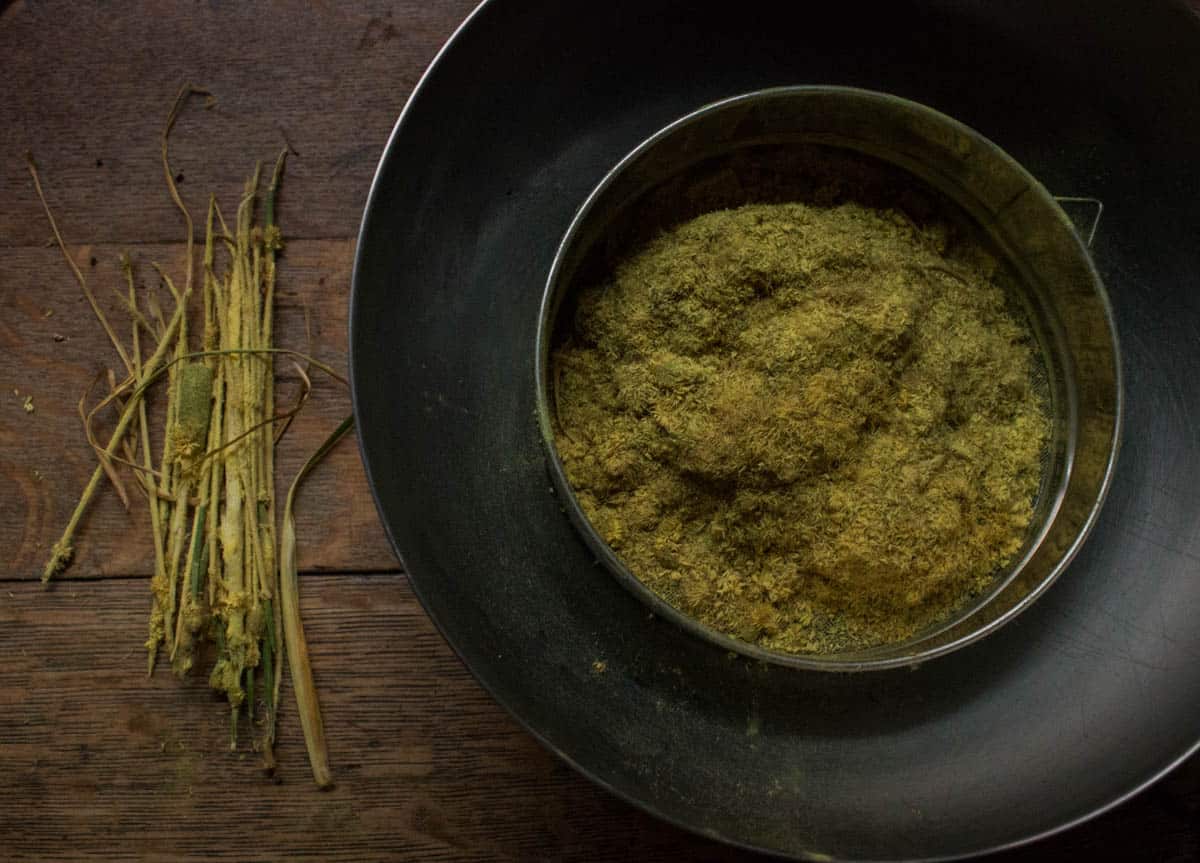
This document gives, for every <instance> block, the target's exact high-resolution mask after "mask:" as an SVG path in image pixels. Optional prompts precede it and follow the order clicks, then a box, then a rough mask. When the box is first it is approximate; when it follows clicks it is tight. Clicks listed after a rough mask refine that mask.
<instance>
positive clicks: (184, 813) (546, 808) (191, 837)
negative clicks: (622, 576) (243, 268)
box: [0, 0, 1200, 863]
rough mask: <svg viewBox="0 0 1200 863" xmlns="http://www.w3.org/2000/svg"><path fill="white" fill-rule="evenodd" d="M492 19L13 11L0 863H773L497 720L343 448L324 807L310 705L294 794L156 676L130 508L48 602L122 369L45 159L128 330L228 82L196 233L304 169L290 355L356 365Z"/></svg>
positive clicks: (235, 11)
mask: <svg viewBox="0 0 1200 863" xmlns="http://www.w3.org/2000/svg"><path fill="white" fill-rule="evenodd" d="M473 5H474V0H438V2H428V0H398V2H391V3H386V2H380V0H365V2H358V3H354V4H343V3H333V2H328V0H324V2H317V0H314V2H300V0H294V2H283V0H266V2H259V3H255V4H240V3H232V2H224V0H207V2H203V3H186V4H185V3H179V4H159V3H149V2H132V3H124V4H110V3H91V4H82V3H73V2H63V0H56V2H34V0H17V2H14V3H8V4H5V3H4V2H2V0H0V80H3V82H4V86H3V87H0V129H3V130H4V136H3V140H4V144H5V147H4V148H3V152H0V204H3V206H0V548H3V549H4V557H3V560H4V561H5V565H4V566H3V567H0V582H3V583H0V657H3V662H0V859H2V860H5V861H8V860H55V861H59V860H124V859H147V860H277V859H312V860H330V861H338V860H375V859H388V860H410V861H416V860H420V861H429V860H455V861H458V860H504V859H508V860H561V861H571V860H580V861H606V860H613V861H615V860H628V859H638V860H651V861H652V860H682V859H688V860H700V861H705V860H711V861H717V860H729V861H738V860H747V861H748V860H758V859H763V858H759V857H756V856H754V855H751V854H745V853H738V852H735V851H732V850H730V849H727V848H724V847H723V846H720V845H717V844H715V843H712V842H709V841H706V840H703V839H699V838H696V837H692V836H690V835H688V834H686V833H683V832H681V831H679V830H677V829H675V828H673V827H670V826H668V825H665V824H663V823H660V822H658V821H656V820H654V819H652V818H650V817H648V816H646V815H643V814H641V813H639V812H637V811H635V810H634V809H632V808H631V807H629V806H627V805H626V804H624V803H622V802H620V801H618V800H616V799H615V798H613V797H611V796H609V795H608V794H606V793H604V792H602V791H600V790H599V789H597V788H595V787H593V786H592V785H590V784H589V783H588V782H586V781H585V780H584V779H582V778H580V777H579V776H577V775H576V774H575V773H574V772H573V771H571V770H570V769H569V768H567V767H566V766H565V765H563V764H562V763H561V762H559V761H558V760H557V759H555V758H554V757H552V756H551V755H549V754H548V753H547V752H545V751H544V750H542V749H541V748H540V747H539V746H538V745H537V744H536V743H535V742H534V740H533V739H532V738H531V737H530V736H528V735H527V734H526V733H525V732H524V731H522V730H521V729H520V728H519V727H518V726H517V724H516V723H515V722H514V721H513V720H512V719H511V718H509V717H508V716H507V715H506V714H505V713H504V712H503V711H502V710H501V709H500V708H499V707H497V706H496V705H495V704H494V703H493V702H492V701H491V700H490V698H489V697H488V696H487V695H486V693H484V692H483V691H482V690H481V689H480V688H479V687H478V685H477V684H476V683H475V682H474V681H473V680H472V679H471V678H470V676H469V675H468V674H467V672H466V671H465V670H464V669H463V668H462V666H461V665H460V663H459V662H458V660H457V659H456V658H455V657H454V656H453V654H452V653H451V652H450V650H449V648H448V647H447V646H446V645H445V644H444V642H443V641H442V640H441V638H440V637H439V636H438V635H437V633H436V632H435V630H434V629H433V627H432V625H431V624H430V622H429V621H428V619H427V618H426V617H425V615H424V614H423V612H422V611H421V609H420V607H419V606H418V604H417V603H416V601H415V599H414V597H413V595H412V593H411V591H410V590H409V586H408V583H407V581H406V579H405V578H404V576H403V575H401V574H399V573H398V571H397V570H398V567H397V564H396V561H395V559H394V557H393V556H392V553H391V551H390V549H389V547H388V545H387V542H386V539H385V537H384V533H383V530H382V528H381V526H380V525H379V523H378V521H377V518H376V514H375V509H374V505H373V502H372V500H371V497H370V493H369V491H368V489H367V485H366V481H365V477H364V474H363V471H362V467H361V465H360V463H359V460H358V453H357V450H356V448H355V447H354V446H353V445H352V443H351V442H349V441H348V442H346V443H345V444H343V446H342V447H341V448H340V449H339V450H337V451H336V452H335V453H334V454H333V455H332V456H331V457H330V459H329V460H328V462H326V463H325V464H324V465H322V466H321V468H319V469H318V471H317V472H316V473H315V474H314V475H313V477H312V478H311V480H310V481H309V483H308V485H307V486H306V489H305V492H304V495H303V499H302V500H301V502H300V506H299V510H298V513H297V515H298V520H299V533H300V536H301V538H302V546H301V549H300V553H301V557H300V566H301V569H302V570H304V571H305V573H306V574H305V578H304V579H303V580H302V589H303V593H304V596H303V606H304V613H305V616H306V621H307V628H308V634H309V640H310V647H311V649H312V653H313V663H314V667H315V670H316V674H317V678H318V686H319V689H320V692H321V696H322V699H323V704H324V707H325V719H326V724H327V727H328V729H329V732H330V750H331V758H332V762H333V768H334V771H335V777H336V779H337V781H338V785H337V787H336V788H335V789H334V790H333V791H332V792H330V793H320V792H318V791H316V790H315V788H314V787H313V786H312V784H311V782H310V780H309V776H308V771H307V764H306V760H305V756H304V747H303V742H302V740H301V738H300V732H299V728H298V727H297V724H296V722H295V721H294V717H293V716H291V715H290V714H289V712H288V710H289V707H285V711H284V715H283V719H282V724H281V728H280V731H281V740H280V744H279V759H280V769H279V772H278V774H277V776H276V778H275V780H271V779H268V778H267V777H265V776H264V774H263V773H262V771H261V769H260V768H259V766H258V761H257V757H256V756H255V754H254V753H253V752H250V751H248V749H247V748H246V747H245V746H243V748H242V749H241V750H239V751H238V752H236V753H230V752H229V751H228V748H227V732H228V725H227V713H226V708H225V707H224V706H223V704H222V703H221V701H220V700H219V699H218V698H217V697H216V696H214V695H213V694H212V693H211V692H210V691H209V689H208V687H207V685H206V684H205V682H204V681H203V680H202V679H198V678H197V679H189V680H187V681H184V682H182V683H181V682H179V681H176V680H174V679H173V678H171V676H170V675H169V674H168V673H166V672H164V671H160V672H159V673H158V674H157V675H156V676H155V677H154V678H152V679H149V680H147V679H146V678H145V677H144V676H143V675H142V674H141V669H142V668H143V661H144V660H143V653H142V649H141V647H140V644H141V641H142V639H143V633H144V628H145V623H146V621H145V618H146V610H147V603H148V599H147V591H148V585H147V583H146V579H145V577H144V576H145V574H146V573H147V572H148V571H149V568H150V567H149V563H150V552H149V543H148V539H147V534H146V524H145V521H146V518H145V514H144V512H143V508H142V507H139V506H137V503H138V501H136V500H135V505H134V508H133V512H132V513H130V514H126V513H125V512H124V511H123V510H122V509H121V508H120V505H119V503H118V502H117V501H116V498H115V496H114V495H113V494H111V492H109V491H105V492H104V493H103V494H102V495H101V497H100V499H99V500H98V501H97V504H96V506H95V507H94V509H93V510H92V512H91V513H90V515H89V517H88V519H87V521H86V523H85V524H84V526H83V529H82V532H81V534H80V537H79V557H78V560H77V562H76V564H75V566H74V567H73V569H72V570H71V571H70V574H69V576H70V577H69V579H68V580H66V581H63V582H62V583H60V584H58V585H57V586H56V587H55V588H54V589H53V590H51V591H49V592H47V591H44V590H42V589H41V587H40V586H39V585H37V584H36V583H34V582H33V581H32V579H33V578H34V577H35V576H36V574H37V572H38V570H39V569H40V567H41V564H42V562H43V559H44V555H45V553H46V550H47V548H48V546H49V544H50V543H51V542H53V541H54V539H55V538H56V537H57V535H58V532H59V531H60V530H61V528H62V525H63V523H64V522H65V520H66V518H67V516H68V514H69V512H70V510H71V508H72V507H73V505H74V501H75V499H76V497H77V496H78V494H79V491H80V489H81V488H82V485H83V483H84V481H85V480H86V477H87V474H88V473H89V472H90V470H91V465H92V461H91V454H90V451H89V449H88V447H87V445H86V443H85V442H84V439H83V436H82V432H81V430H80V427H79V422H78V419H77V417H76V413H75V404H76V401H77V400H78V399H79V397H80V395H81V394H82V393H83V391H84V390H85V389H86V387H87V386H88V384H89V383H90V382H91V381H92V380H93V378H94V377H95V375H96V373H97V372H99V371H101V370H102V369H103V368H105V367H107V366H112V365H114V364H115V362H116V358H115V357H114V355H113V352H112V350H111V349H110V348H109V347H108V346H107V345H106V343H105V341H104V338H103V336H102V335H101V333H100V330H99V328H98V327H97V326H96V324H95V323H94V321H92V320H91V318H90V316H89V314H88V313H87V310H86V306H85V305H84V303H83V301H82V299H81V297H80V294H79V290H78V288H77V287H76V285H75V284H74V283H73V282H72V280H71V278H70V275H69V272H68V270H67V268H66V266H65V264H64V263H63V262H62V261H61V260H60V259H59V257H58V253H57V251H56V250H54V249H52V248H47V247H46V246H45V241H46V239H47V237H48V236H49V232H48V230H47V226H46V224H45V221H44V219H43V217H42V215H41V213H40V210H39V208H38V205H37V202H36V199H35V198H34V196H33V190H32V187H31V185H30V182H29V178H28V175H27V174H26V171H25V165H24V161H23V159H22V158H21V154H22V152H23V151H24V150H25V149H31V150H33V151H34V152H35V153H36V155H37V158H38V160H39V162H40V164H41V166H42V170H43V178H44V180H45V182H46V186H47V192H48V194H49V196H50V199H51V203H52V204H53V205H54V207H55V210H56V213H57V214H58V215H59V216H60V221H61V225H62V227H63V229H64V232H65V233H66V235H67V237H68V239H69V240H70V241H71V242H72V243H73V244H75V245H73V246H72V253H73V254H74V255H75V256H76V259H77V260H78V261H79V262H80V263H81V265H83V266H84V269H85V271H86V272H88V273H89V276H90V278H91V280H92V281H93V284H94V287H95V289H96V290H97V293H98V294H99V295H100V296H101V297H102V298H103V302H104V304H105V305H106V307H107V308H109V309H110V310H112V309H115V308H116V303H115V301H114V300H113V299H112V297H111V287H113V286H119V285H120V280H119V272H118V270H117V267H116V265H115V256H116V255H117V254H118V253H119V252H120V251H122V250H126V249H128V250H129V251H131V253H132V254H133V256H134V257H135V259H136V260H137V261H138V262H139V264H140V265H141V268H142V273H143V275H142V281H143V282H145V283H146V284H147V285H152V282H153V279H152V278H151V276H150V275H149V273H150V271H149V270H148V268H147V267H146V264H147V263H148V262H149V261H152V260H153V261H159V262H162V263H164V264H165V265H167V266H168V267H170V268H172V270H173V271H174V272H178V271H179V267H180V262H181V260H182V253H183V245H182V242H181V240H182V239H183V234H182V227H181V224H180V221H179V218H178V214H177V213H176V212H175V210H174V209H173V207H172V205H171V202H170V200H169V198H168V197H167V194H166V191H165V188H164V185H163V178H162V174H161V170H160V166H159V162H158V135H159V130H160V128H161V124H162V121H163V117H164V115H165V113H166V110H167V107H168V106H169V103H170V101H171V99H172V98H173V96H174V94H175V92H176V90H177V88H178V87H179V85H180V84H181V83H182V82H184V81H193V82H196V83H199V84H204V85H206V86H208V87H209V88H210V89H211V90H212V91H213V93H214V94H215V96H216V100H217V103H216V107H214V108H212V109H211V110H204V109H203V108H202V106H201V104H200V103H199V102H197V103H194V104H193V105H191V106H189V109H188V111H187V112H186V113H185V115H184V116H183V118H182V119H181V121H180V123H179V125H178V127H177V129H176V132H175V136H174V138H173V144H172V153H173V156H172V165H173V168H174V170H175V171H176V173H177V175H178V177H179V182H180V189H181V191H182V192H183V195H184V197H185V200H186V201H187V203H188V205H189V206H190V207H191V208H192V210H193V212H194V213H196V214H197V215H198V214H199V213H201V212H202V208H203V206H204V205H205V202H206V199H207V195H208V194H209V193H210V192H215V193H216V194H217V195H218V196H219V197H220V199H221V200H222V201H224V202H231V201H232V200H234V199H235V198H236V196H237V194H238V192H239V190H240V188H241V184H242V181H243V179H244V176H245V174H246V172H247V171H248V170H249V168H250V167H251V165H252V163H253V161H254V160H255V159H264V160H265V159H270V158H272V157H273V156H274V154H275V153H276V152H277V150H278V148H279V147H281V146H284V145H285V144H286V145H288V146H290V147H291V149H292V155H291V159H290V162H289V167H288V175H287V180H286V182H285V185H284V190H283V194H282V196H281V202H280V206H281V214H282V220H283V223H284V228H285V233H286V234H287V236H288V237H289V239H290V243H289V246H288V249H287V253H286V256H285V259H284V261H283V264H282V265H281V276H280V278H281V282H280V286H281V296H280V303H279V325H278V337H277V341H278V343H279V344H281V345H285V346H290V347H296V348H300V349H307V350H309V351H310V352H311V353H313V354H316V355H317V356H319V357H321V358H322V359H324V360H326V361H328V362H330V363H331V364H332V365H334V366H335V367H338V368H344V367H345V361H346V354H347V342H346V339H347V335H346V303H347V297H348V289H349V275H350V267H351V261H352V257H353V249H354V239H353V238H354V236H355V234H356V232H357V227H358V221H359V217H360V215H361V208H362V204H363V202H364V200H365V197H366V193H367V189H368V187H369V183H370V180H371V177H372V174H373V172H374V168H375V164H376V162H377V160H378V157H379V155H380V153H381V152H382V149H383V146H384V143H385V141H386V138H387V134H388V132H389V131H390V129H391V127H392V125H393V123H394V122H395V119H396V116H397V115H398V113H399V111H400V109H401V107H402V105H403V104H404V101H405V99H406V98H407V96H408V94H409V92H410V91H411V88H412V87H413V85H414V84H415V82H416V81H417V80H418V78H419V76H420V74H421V72H422V71H423V70H424V68H425V66H426V65H427V64H428V62H429V61H430V59H431V58H432V57H433V56H434V54H435V52H436V51H437V49H438V48H439V47H440V45H441V44H442V43H443V42H444V40H445V39H446V38H447V37H448V36H449V35H450V33H451V32H452V31H453V29H454V27H455V26H457V24H458V23H459V22H460V21H461V20H462V18H463V17H464V16H465V15H466V14H467V13H468V12H469V11H470V9H471V7H472V6H473ZM226 208H227V210H229V209H231V205H230V204H228V203H227V205H226ZM93 259H95V264H94V265H93V263H92V260H93ZM306 310H307V313H308V320H309V321H311V326H310V327H306V324H305V317H306V316H305V312H306ZM47 312H50V314H49V315H47ZM309 329H311V334H309V332H307V330H309ZM314 383H316V385H317V387H316V391H315V393H314V397H313V400H312V402H311V403H310V407H309V408H308V410H307V411H306V414H305V416H304V417H303V418H302V419H301V420H300V421H298V422H297V424H296V425H295V427H294V429H293V431H292V432H291V433H290V434H289V437H288V438H287V439H285V442H284V443H283V444H282V445H281V449H280V465H279V470H278V475H279V476H280V481H281V483H282V482H284V481H285V480H286V478H287V477H289V476H290V475H291V474H292V473H294V471H295V470H296V469H297V468H298V467H299V465H300V463H301V462H302V460H303V459H304V458H305V457H306V455H307V453H308V452H309V451H311V450H312V449H313V448H314V447H315V446H316V444H317V443H318V442H319V441H320V440H321V439H322V438H323V437H324V435H325V433H326V432H327V431H328V430H329V429H331V428H333V427H334V425H336V423H337V422H338V421H339V420H340V418H341V417H342V416H343V415H344V414H345V413H346V411H347V410H348V407H349V405H348V400H347V398H346V395H345V394H344V392H343V391H342V390H341V389H340V388H339V387H337V386H336V385H332V384H330V383H329V382H328V381H325V380H323V379H321V378H319V377H318V378H314ZM280 386H281V392H280V399H281V401H283V400H286V399H287V398H288V397H289V394H292V393H294V392H295V386H296V385H295V381H294V378H291V377H289V376H288V375H287V374H286V373H285V374H283V375H282V377H281V385H280ZM14 390H16V391H17V392H16V393H15V394H14V392H13V391H14ZM26 395H30V396H32V397H33V402H34V406H35V410H34V412H33V413H32V414H29V413H26V412H25V411H24V409H23V408H22V401H23V400H24V398H25V396H26ZM363 573H373V574H370V575H364V574H363ZM285 681H286V677H285ZM285 685H286V683H285ZM288 699H290V691H288V692H285V694H284V703H285V705H288ZM1198 814H1200V759H1196V758H1194V759H1192V760H1191V761H1190V762H1189V763H1188V764H1186V765H1184V766H1183V767H1182V768H1180V769H1179V770H1177V771H1176V772H1175V773H1174V774H1173V775H1172V776H1170V777H1168V778H1167V779H1166V780H1164V781H1163V782H1161V783H1159V784H1158V785H1156V786H1155V787H1154V788H1152V789H1151V790H1150V791H1148V792H1146V793H1144V794H1142V795H1141V796H1139V797H1138V798H1137V799H1135V800H1134V801H1132V802H1131V803H1128V804H1126V805H1124V806H1122V807H1119V808H1118V809H1117V810H1115V811H1114V812H1112V813H1110V814H1109V815H1106V816H1104V817H1103V818H1101V819H1099V820H1098V821H1096V822H1094V823H1091V824H1089V825H1086V826H1084V827H1081V828H1078V829H1076V830H1072V831H1069V832H1067V833H1066V834H1064V835H1063V836H1060V837H1056V838H1054V839H1051V840H1048V841H1046V842H1043V843H1039V844H1038V845H1036V846H1034V847H1033V848H1031V849H1027V850H1023V851H1018V852H1014V853H1011V854H1008V855H1000V856H997V857H994V858H991V859H995V860H998V861H1007V863H1021V861H1025V863H1034V861H1050V860H1055V861H1057V860H1062V859H1078V858H1084V857H1086V858H1089V859H1144V860H1156V861H1180V863H1182V861H1186V860H1197V859H1200V828H1198V827H1197V821H1198V818H1197V815H1198Z"/></svg>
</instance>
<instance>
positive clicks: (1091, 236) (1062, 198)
mask: <svg viewBox="0 0 1200 863" xmlns="http://www.w3.org/2000/svg"><path fill="white" fill-rule="evenodd" d="M1054 200H1055V201H1057V202H1058V203H1060V204H1091V205H1093V206H1094V207H1095V208H1096V215H1095V216H1093V217H1092V227H1091V229H1090V230H1088V234H1087V247H1088V248H1089V249H1090V248H1091V247H1092V241H1093V240H1095V239H1096V229H1097V228H1099V227H1100V217H1101V216H1103V215H1104V202H1103V201H1101V200H1100V199H1099V198H1088V197H1076V196H1074V195H1055V196H1054Z"/></svg>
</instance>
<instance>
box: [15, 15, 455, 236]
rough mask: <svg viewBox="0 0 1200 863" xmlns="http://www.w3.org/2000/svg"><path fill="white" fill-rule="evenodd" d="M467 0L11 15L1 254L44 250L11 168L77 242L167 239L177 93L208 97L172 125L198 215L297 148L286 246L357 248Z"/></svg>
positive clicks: (179, 166) (30, 204)
mask: <svg viewBox="0 0 1200 863" xmlns="http://www.w3.org/2000/svg"><path fill="white" fill-rule="evenodd" d="M474 5H475V3H474V2H473V0H449V2H447V0H443V2H439V3H429V2H426V0H404V2H394V3H384V2H378V0H372V2H356V3H335V2H330V0H324V2H303V0H293V2H281V0H273V2H260V3H252V4H247V3H233V2H217V0H211V2H207V3H203V4H172V5H167V4H160V3H144V2H143V3H140V4H108V3H86V4H85V3H78V4H77V3H62V2H59V3H45V2H25V0H19V2H16V3H14V4H13V5H11V6H10V7H9V8H8V9H7V10H6V11H5V12H4V17H3V19H2V20H0V70H2V71H3V78H2V80H3V81H4V86H3V88H2V92H0V129H3V130H4V141H5V145H4V150H5V151H6V152H5V153H3V157H2V158H0V201H3V202H4V206H3V207H0V246H14V245H30V244H32V245H40V244H41V243H42V242H43V241H44V240H45V239H46V237H47V236H48V234H47V232H46V231H45V228H44V226H43V225H42V224H41V222H40V221H39V220H37V219H34V218H31V216H32V215H33V214H34V213H35V212H36V202H35V200H34V198H33V195H32V189H31V188H30V186H29V182H28V177H27V176H26V174H25V166H24V164H23V163H22V161H21V159H20V156H21V153H22V152H23V151H24V150H26V149H32V150H33V151H34V153H35V154H36V155H37V158H38V160H39V161H40V162H41V163H42V164H43V165H44V166H45V167H46V170H47V173H48V175H49V178H51V179H53V184H54V187H55V188H56V189H58V190H60V192H61V211H62V214H63V229H64V230H65V231H66V233H67V234H68V235H69V236H71V237H74V238H75V240H76V241H77V242H88V243H101V242H110V243H111V242H116V243H132V242H171V241H174V240H176V239H177V238H178V237H179V231H178V229H177V220H176V218H175V213H174V210H173V208H172V205H171V201H170V199H169V198H168V197H167V194H166V190H165V189H164V188H163V185H162V171H161V168H160V167H159V162H158V158H159V153H158V136H159V132H160V130H161V129H162V125H163V120H164V119H165V116H166V113H167V109H168V108H169V107H170V104H171V100H172V99H173V98H174V96H175V93H176V91H177V90H178V88H179V86H180V84H182V83H183V82H185V81H191V82H194V83H196V84H202V85H204V86H206V87H208V88H209V89H210V90H211V91H212V92H213V94H214V95H215V97H216V99H217V105H216V107H215V108H213V109H212V110H210V111H204V110H202V109H199V108H198V107H197V109H196V110H194V111H189V112H188V113H186V114H185V115H184V116H183V117H182V118H181V119H180V121H179V124H178V127H177V128H176V130H175V134H174V137H173V145H172V151H173V153H174V157H173V159H172V165H173V167H174V168H175V170H176V171H177V172H179V173H181V174H182V175H183V177H184V180H183V182H182V183H181V185H180V191H181V192H182V193H183V195H184V199H185V200H186V201H187V203H188V205H189V206H190V207H192V209H193V210H195V211H199V210H200V208H202V207H203V206H204V205H205V204H206V202H207V195H208V193H209V192H210V191H216V192H217V193H218V194H223V193H236V191H237V189H238V188H240V186H241V182H242V177H243V173H244V171H245V165H246V159H247V158H254V157H261V158H267V157H270V156H273V155H274V153H275V152H276V151H277V150H278V149H279V148H280V147H281V146H283V144H284V142H285V141H286V142H289V143H290V144H291V146H292V147H293V149H294V150H295V151H296V153H295V156H296V157H295V159H294V160H293V162H292V165H291V167H290V169H289V172H288V182H287V186H286V188H285V191H284V193H283V206H284V207H286V206H287V203H288V202H298V203H302V206H296V207H294V208H293V209H292V210H291V212H290V215H289V220H290V221H289V228H288V232H289V235H290V236H292V237H296V238H301V237H302V238H327V237H337V238H341V237H350V236H354V235H355V233H356V232H357V229H358V222H359V219H360V217H361V215H362V205H363V202H364V201H365V200H366V194H367V189H368V188H369V186H370V182H371V177H372V176H373V174H374V171H375V165H376V163H377V162H378V160H379V156H380V155H381V153H382V151H383V145H384V143H385V141H386V140H387V135H388V132H389V131H390V130H391V127H392V125H393V124H394V123H395V121H396V117H397V116H398V115H399V113H400V109H401V108H402V107H403V105H404V101H405V99H406V98H407V97H408V93H409V91H410V90H411V89H412V87H413V86H414V85H415V84H416V82H417V80H418V79H419V78H420V76H421V73H422V72H423V71H424V69H425V67H426V66H427V65H428V63H429V61H430V60H431V59H433V56H434V54H435V53H436V52H437V50H438V48H439V47H441V45H442V43H443V42H444V41H445V40H446V38H447V37H448V36H449V35H450V33H451V32H452V31H453V29H454V27H455V26H456V25H457V24H458V23H459V22H460V21H461V20H462V19H463V18H464V17H465V16H466V14H467V13H468V12H469V11H470V10H471V9H472V8H473V7H474Z"/></svg>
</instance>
